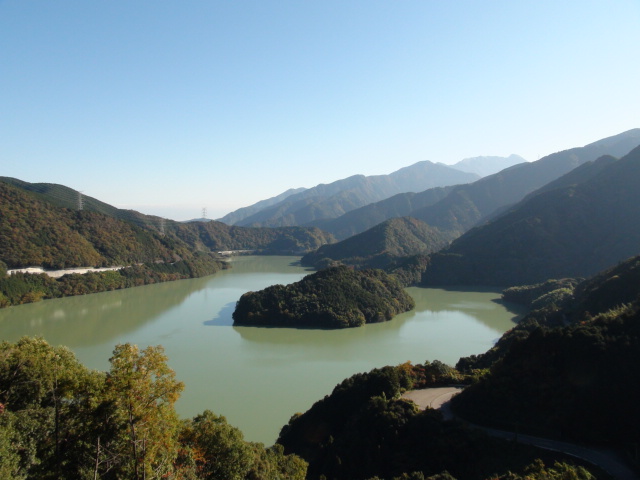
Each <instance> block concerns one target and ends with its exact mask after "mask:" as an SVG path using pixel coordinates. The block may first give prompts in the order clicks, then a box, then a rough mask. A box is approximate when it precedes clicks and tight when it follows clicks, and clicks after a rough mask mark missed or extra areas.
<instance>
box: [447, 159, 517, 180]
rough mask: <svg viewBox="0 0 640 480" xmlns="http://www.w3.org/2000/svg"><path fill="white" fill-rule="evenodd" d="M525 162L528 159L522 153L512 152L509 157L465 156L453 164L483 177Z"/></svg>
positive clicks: (454, 166) (464, 170) (459, 168)
mask: <svg viewBox="0 0 640 480" xmlns="http://www.w3.org/2000/svg"><path fill="white" fill-rule="evenodd" d="M524 162H526V160H525V159H524V158H522V157H521V156H520V155H514V154H512V155H509V156H508V157H496V156H484V157H472V158H464V159H462V160H460V161H459V162H457V163H454V164H453V165H451V166H452V167H453V168H457V169H458V170H461V171H463V172H469V173H475V174H477V175H479V176H481V177H486V176H487V175H493V174H494V173H498V172H500V171H502V170H504V169H505V168H509V167H513V166H514V165H517V164H519V163H524Z"/></svg>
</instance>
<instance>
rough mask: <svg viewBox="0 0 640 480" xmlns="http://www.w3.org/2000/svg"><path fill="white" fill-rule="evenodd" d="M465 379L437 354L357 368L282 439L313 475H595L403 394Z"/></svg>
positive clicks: (294, 421) (294, 422) (352, 478)
mask: <svg viewBox="0 0 640 480" xmlns="http://www.w3.org/2000/svg"><path fill="white" fill-rule="evenodd" d="M468 379H469V378H468V377H467V379H466V380H468ZM462 380H465V378H463V377H462V376H461V375H460V374H458V372H456V371H455V370H454V369H452V368H451V367H448V366H446V365H444V364H442V363H440V362H433V363H429V362H427V363H425V364H424V365H416V366H413V365H411V364H404V365H400V366H398V367H384V368H382V369H375V370H372V371H371V372H369V373H366V374H358V375H354V376H353V377H351V378H349V379H347V380H345V381H343V382H342V383H341V384H339V385H338V386H337V387H336V388H335V389H334V390H333V392H332V393H331V395H328V396H326V397H325V398H324V399H322V400H320V401H318V402H316V403H315V404H314V405H313V406H312V407H311V408H310V409H309V410H308V411H307V412H306V413H304V414H297V415H295V416H294V417H292V418H291V420H290V421H289V424H288V425H286V426H285V427H284V428H283V429H282V432H281V434H280V437H279V439H278V442H279V443H281V444H282V445H284V447H285V452H287V453H289V452H295V453H296V454H297V455H300V456H301V457H303V458H304V459H306V460H307V461H308V462H309V469H308V475H307V478H308V479H320V478H329V479H335V480H342V479H345V480H347V479H348V480H360V479H362V480H365V479H368V478H376V479H379V478H387V479H389V480H391V479H392V478H398V479H406V480H409V479H415V480H419V479H425V478H427V477H428V478H434V479H436V478H437V479H442V480H445V479H447V480H450V479H453V478H464V479H470V480H473V479H484V478H510V479H514V480H515V479H518V478H525V475H526V478H528V479H531V480H533V479H543V478H544V479H549V478H573V479H585V480H586V479H589V478H592V477H591V476H590V474H589V473H588V472H586V471H585V470H584V469H582V468H581V467H573V466H570V465H567V464H557V465H556V466H555V467H552V468H550V469H547V468H545V467H544V466H543V465H542V464H541V462H539V461H537V462H536V461H534V459H535V458H536V457H537V456H539V455H540V454H541V452H539V451H536V450H533V449H531V448H527V447H523V446H518V445H515V444H512V443H508V442H505V441H502V440H498V439H495V438H491V437H488V436H487V435H485V434H484V433H482V432H481V431H479V430H475V429H469V428H467V427H465V426H463V425H462V424H461V423H458V422H452V421H444V420H443V419H442V416H441V415H440V413H439V412H437V411H434V410H430V409H429V410H426V411H423V412H421V411H419V410H418V409H417V408H416V407H415V405H414V404H413V403H412V402H409V401H405V400H402V399H400V398H399V395H400V394H401V392H403V391H404V389H410V388H422V387H426V386H438V385H443V384H449V383H452V382H460V381H462ZM542 455H545V454H544V453H542ZM545 460H547V461H549V462H552V461H553V460H551V459H550V458H549V459H545ZM514 471H515V472H518V471H519V472H521V473H522V476H521V475H520V474H518V473H512V472H514ZM523 472H526V473H523ZM560 473H563V475H566V476H561V475H560ZM556 474H557V475H558V476H557V477H556V476H552V475H556ZM545 475H548V476H545ZM570 475H572V476H570ZM431 476H433V477H431Z"/></svg>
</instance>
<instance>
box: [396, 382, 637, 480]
mask: <svg viewBox="0 0 640 480" xmlns="http://www.w3.org/2000/svg"><path fill="white" fill-rule="evenodd" d="M460 391H462V387H442V388H425V389H423V390H411V391H409V392H405V393H404V394H403V395H402V398H406V399H408V400H412V401H413V402H414V403H415V404H416V405H417V406H418V407H419V408H420V409H421V410H424V409H425V408H427V407H430V408H435V409H440V410H441V411H442V414H443V417H444V418H445V419H447V420H450V419H452V418H453V414H452V413H451V409H450V408H449V406H450V401H451V397H453V396H454V395H456V394H457V393H459V392H460ZM470 425H472V424H470ZM472 426H473V427H476V428H480V429H482V430H484V431H485V432H487V433H488V434H489V435H492V436H494V437H500V438H504V439H507V440H513V441H515V442H518V443H523V444H526V445H533V446H535V447H539V448H544V449H545V450H553V451H555V452H562V453H566V454H568V455H571V456H574V457H577V458H580V459H582V460H585V461H587V462H589V463H592V464H594V465H597V466H598V467H600V468H602V469H603V470H604V471H606V472H607V473H609V474H610V475H611V476H612V477H614V478H617V479H619V480H638V476H637V475H636V474H635V473H634V472H632V471H631V470H630V469H629V467H627V466H626V464H625V463H624V462H623V461H622V460H621V459H620V458H619V457H618V455H617V454H616V453H615V452H613V451H608V450H604V449H597V448H589V447H583V446H580V445H575V444H573V443H566V442H559V441H557V440H549V439H546V438H540V437H533V436H530V435H523V434H517V433H514V432H506V431H503V430H496V429H493V428H486V427H481V426H479V425H472Z"/></svg>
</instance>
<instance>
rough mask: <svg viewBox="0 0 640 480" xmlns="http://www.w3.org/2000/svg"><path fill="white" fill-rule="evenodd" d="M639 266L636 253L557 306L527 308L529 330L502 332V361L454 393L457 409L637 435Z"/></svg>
mask: <svg viewBox="0 0 640 480" xmlns="http://www.w3.org/2000/svg"><path fill="white" fill-rule="evenodd" d="M639 272H640V258H639V257H635V258H632V259H629V260H628V261H625V262H623V263H621V264H620V265H618V266H616V267H615V268H612V269H610V270H607V271H605V272H602V273H600V274H598V275H597V276H595V277H593V278H591V279H589V280H586V281H584V282H582V283H581V284H579V285H578V286H577V287H576V288H575V291H574V293H573V294H572V295H571V296H570V298H568V299H566V300H565V301H564V302H563V304H562V305H561V306H557V305H553V306H550V307H546V308H544V309H542V310H536V311H534V312H531V313H530V314H529V315H528V316H527V317H525V319H523V321H522V322H520V323H524V324H525V326H524V327H525V328H527V334H526V335H522V334H521V335H519V336H517V337H516V338H513V337H514V335H512V334H511V332H507V333H506V334H505V336H504V337H503V339H501V340H500V342H499V343H498V350H500V361H499V362H497V361H496V360H497V359H494V362H493V363H494V366H493V368H492V369H491V370H490V373H489V374H488V375H487V376H486V377H485V378H483V380H482V381H480V382H479V383H478V384H476V385H473V386H470V387H469V388H468V389H466V390H465V391H464V392H463V393H461V394H460V395H459V396H458V397H457V398H456V399H455V400H454V406H456V407H457V411H459V412H461V413H463V415H465V416H466V417H467V418H469V419H472V420H474V421H477V422H481V423H489V424H492V425H498V426H500V427H502V428H506V429H510V430H514V429H515V430H520V431H529V432H532V433H534V434H537V435H544V436H553V437H562V438H570V439H572V440H578V441H582V442H593V443H604V442H606V443H607V444H609V445H614V446H615V445H616V444H617V445H621V444H623V443H633V442H638V440H639V436H638V432H640V409H638V404H639V402H640V389H638V388H637V385H638V384H639V383H640V378H639V373H638V369H637V365H638V362H640V304H639V298H640V297H639V295H640V283H638V278H639ZM516 328H520V324H519V325H518V327H516ZM505 337H506V338H505ZM509 337H511V338H509ZM503 344H506V347H505V345H503ZM490 353H491V352H488V353H487V354H486V355H489V354H490Z"/></svg>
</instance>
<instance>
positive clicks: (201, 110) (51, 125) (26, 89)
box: [0, 0, 640, 220]
mask: <svg viewBox="0 0 640 480" xmlns="http://www.w3.org/2000/svg"><path fill="white" fill-rule="evenodd" d="M639 47H640V1H638V0H611V1H607V2H603V1H585V0H581V1H574V0H567V1H561V2H558V1H555V0H553V1H550V0H535V1H534V0H530V1H529V0H527V1H513V0H505V1H493V0H486V1H477V0H460V1H453V2H445V1H441V0H404V1H391V0H387V1H378V0H366V1H364V0H353V1H345V0H321V1H320V0H316V1H302V0H295V1H293V0H277V1H275V0H274V1H269V0H245V1H242V0H238V1H231V0H207V1H205V0H201V1H193V0H181V1H177V0H172V1H158V0H154V1H151V0H127V1H124V0H109V1H106V0H56V1H50V0H47V1H45V0H28V1H27V0H0V165H1V167H2V168H0V176H10V177H16V178H19V179H21V180H25V181H28V182H49V183H60V184H63V185H67V186H69V187H72V188H74V189H77V190H80V191H83V192H84V193H85V194H86V195H89V196H92V197H95V198H98V199H99V200H102V201H105V202H107V203H110V204H112V205H115V206H118V207H121V208H133V209H136V210H139V211H141V212H143V213H149V214H155V215H161V216H164V217H168V218H173V219H177V220H183V219H189V218H195V217H199V216H200V215H201V211H202V208H203V207H206V208H207V213H208V217H209V218H218V217H221V216H222V215H224V214H225V213H228V212H229V211H232V210H235V209H237V208H239V207H243V206H247V205H250V204H253V203H255V202H257V201H259V200H263V199H265V198H269V197H272V196H275V195H277V194H279V193H281V192H283V191H285V190H287V189H288V188H293V187H312V186H314V185H316V184H319V183H329V182H332V181H334V180H338V179H341V178H345V177H348V176H350V175H354V174H365V175H376V174H387V173H391V172H392V171H395V170H397V169H399V168H402V167H405V166H408V165H411V164H414V163H416V162H418V161H421V160H431V161H433V162H444V163H449V164H451V163H455V162H457V161H459V160H461V159H463V158H467V157H475V156H480V155H500V156H507V155H509V154H511V153H516V154H518V155H521V156H523V157H524V158H526V159H527V160H536V159H538V158H540V157H542V156H545V155H548V154H550V153H553V152H556V151H559V150H564V149H567V148H572V147H576V146H583V145H585V144H588V143H591V142H593V141H596V140H599V139H601V138H604V137H608V136H611V135H615V134H617V133H621V132H623V131H626V130H629V129H631V128H636V127H640V121H639V120H640V118H639V112H640V91H639V88H638V86H639V85H640V62H639V61H638V55H639V53H638V48H639Z"/></svg>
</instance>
